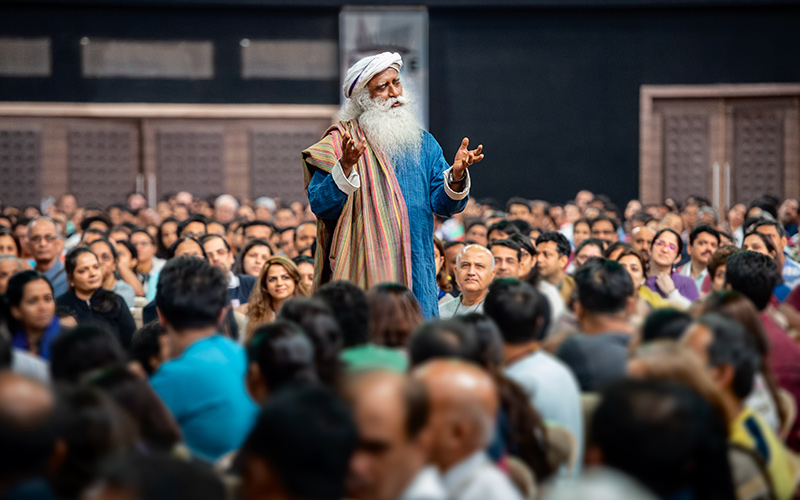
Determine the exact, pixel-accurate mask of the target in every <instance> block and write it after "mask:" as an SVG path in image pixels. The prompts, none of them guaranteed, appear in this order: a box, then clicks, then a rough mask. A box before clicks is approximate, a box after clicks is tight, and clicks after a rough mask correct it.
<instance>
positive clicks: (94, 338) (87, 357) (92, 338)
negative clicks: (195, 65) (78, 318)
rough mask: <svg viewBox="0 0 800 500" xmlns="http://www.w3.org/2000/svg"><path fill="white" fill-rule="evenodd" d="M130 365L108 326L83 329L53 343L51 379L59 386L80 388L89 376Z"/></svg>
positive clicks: (71, 332) (93, 325) (75, 330)
mask: <svg viewBox="0 0 800 500" xmlns="http://www.w3.org/2000/svg"><path fill="white" fill-rule="evenodd" d="M126 362H127V355H126V353H125V350H124V349H123V348H122V345H121V344H120V342H119V340H117V338H116V337H114V335H113V334H112V333H111V332H110V331H108V329H107V328H106V327H105V326H104V325H102V324H85V325H79V326H78V327H76V328H73V329H72V330H68V331H65V332H64V333H62V334H61V335H59V336H58V337H56V339H55V340H54V341H53V345H52V347H51V353H50V376H51V377H52V378H53V380H54V381H56V382H65V383H69V384H76V383H78V382H80V381H81V379H82V378H83V377H85V376H86V375H87V374H90V373H92V372H96V371H100V370H103V369H106V368H109V367H113V366H124V365H125V363H126Z"/></svg>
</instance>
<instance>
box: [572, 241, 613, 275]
mask: <svg viewBox="0 0 800 500" xmlns="http://www.w3.org/2000/svg"><path fill="white" fill-rule="evenodd" d="M605 249H606V244H605V242H604V241H603V240H599V239H597V238H587V239H585V240H583V241H582V242H581V243H580V245H578V246H577V247H576V248H575V259H574V260H573V261H572V264H573V269H572V271H571V272H572V273H573V274H574V271H577V270H578V268H579V267H581V266H582V265H584V264H585V263H586V261H587V260H589V259H590V258H591V257H602V256H603V252H604V251H605Z"/></svg>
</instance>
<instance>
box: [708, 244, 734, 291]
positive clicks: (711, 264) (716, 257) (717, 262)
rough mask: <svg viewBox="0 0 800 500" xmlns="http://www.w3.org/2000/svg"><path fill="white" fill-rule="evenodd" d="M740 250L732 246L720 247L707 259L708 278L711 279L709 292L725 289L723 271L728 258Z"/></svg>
mask: <svg viewBox="0 0 800 500" xmlns="http://www.w3.org/2000/svg"><path fill="white" fill-rule="evenodd" d="M741 251H742V250H741V249H740V248H738V247H735V246H733V245H722V246H721V247H719V248H718V249H717V250H716V251H715V252H714V253H713V254H711V258H710V259H708V276H709V277H710V278H711V291H713V292H719V291H722V290H723V289H724V288H725V269H726V268H727V262H728V257H730V256H731V255H733V254H735V253H736V252H741Z"/></svg>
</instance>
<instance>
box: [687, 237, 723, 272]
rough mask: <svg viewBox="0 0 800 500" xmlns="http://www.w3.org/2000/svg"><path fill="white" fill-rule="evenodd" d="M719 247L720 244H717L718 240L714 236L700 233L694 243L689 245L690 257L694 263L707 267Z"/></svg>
mask: <svg viewBox="0 0 800 500" xmlns="http://www.w3.org/2000/svg"><path fill="white" fill-rule="evenodd" d="M718 247H719V243H717V239H716V238H715V237H714V236H712V235H710V234H708V233H700V234H698V235H697V237H696V238H695V239H694V243H693V244H691V245H689V256H690V257H691V258H692V262H693V263H695V264H700V265H702V266H703V267H705V266H707V265H708V259H710V258H711V254H713V253H714V252H716V251H717V248H718Z"/></svg>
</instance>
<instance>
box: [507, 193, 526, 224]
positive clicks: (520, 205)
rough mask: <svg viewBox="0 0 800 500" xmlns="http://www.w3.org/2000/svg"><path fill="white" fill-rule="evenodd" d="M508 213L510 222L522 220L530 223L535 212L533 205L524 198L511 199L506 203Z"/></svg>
mask: <svg viewBox="0 0 800 500" xmlns="http://www.w3.org/2000/svg"><path fill="white" fill-rule="evenodd" d="M506 213H507V214H508V218H509V220H515V219H522V220H526V221H530V219H531V216H532V215H533V212H532V211H531V204H530V202H529V201H528V200H526V199H524V198H511V199H509V200H508V202H506Z"/></svg>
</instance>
